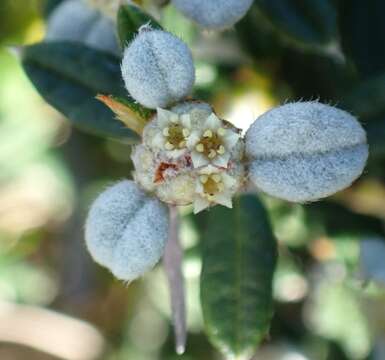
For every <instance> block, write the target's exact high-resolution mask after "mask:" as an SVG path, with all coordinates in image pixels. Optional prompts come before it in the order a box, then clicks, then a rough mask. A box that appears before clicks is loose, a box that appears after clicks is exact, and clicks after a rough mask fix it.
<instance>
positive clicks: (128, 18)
mask: <svg viewBox="0 0 385 360" xmlns="http://www.w3.org/2000/svg"><path fill="white" fill-rule="evenodd" d="M146 24H149V25H150V26H151V27H152V28H154V29H162V27H161V26H160V25H159V23H158V22H157V21H156V20H155V19H154V18H153V17H151V16H150V15H148V14H146V13H144V12H143V11H142V10H141V9H140V7H139V6H137V5H134V4H127V5H121V6H120V8H119V11H118V35H119V41H120V45H121V47H122V49H124V48H125V47H126V46H127V44H129V43H130V42H131V41H132V40H133V39H134V37H135V35H136V34H137V32H138V30H139V28H140V27H141V26H143V25H146Z"/></svg>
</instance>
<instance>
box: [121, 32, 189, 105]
mask: <svg viewBox="0 0 385 360" xmlns="http://www.w3.org/2000/svg"><path fill="white" fill-rule="evenodd" d="M122 75H123V79H124V82H125V85H126V88H127V90H128V92H129V93H130V95H131V96H132V97H133V98H134V99H135V100H136V101H138V102H139V103H140V104H142V105H144V106H146V107H148V108H151V109H156V108H157V107H167V106H169V105H170V104H172V103H174V102H176V101H179V100H181V99H183V98H184V97H186V96H187V95H188V94H189V93H190V92H191V90H192V87H193V85H194V81H195V68H194V63H193V59H192V55H191V52H190V49H189V48H188V47H187V45H186V44H185V43H184V42H183V41H182V40H180V39H178V38H177V37H175V36H174V35H172V34H170V33H168V32H165V31H162V30H152V29H151V28H149V27H147V26H146V27H142V29H141V30H140V31H139V34H138V36H137V37H136V38H135V39H134V40H133V41H132V42H131V43H130V44H129V45H128V47H127V48H126V50H125V51H124V57H123V61H122Z"/></svg>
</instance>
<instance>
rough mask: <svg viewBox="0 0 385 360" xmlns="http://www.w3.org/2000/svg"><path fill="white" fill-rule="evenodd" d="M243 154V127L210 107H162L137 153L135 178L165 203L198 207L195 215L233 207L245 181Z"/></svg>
mask: <svg viewBox="0 0 385 360" xmlns="http://www.w3.org/2000/svg"><path fill="white" fill-rule="evenodd" d="M243 153H244V144H243V141H242V139H241V137H240V135H239V131H238V129H236V128H234V127H233V126H232V125H231V124H229V123H227V122H225V121H223V120H221V119H219V118H218V117H217V116H216V115H215V114H214V112H213V111H212V109H211V107H210V106H208V105H207V104H203V103H194V102H190V103H188V102H187V103H184V104H182V105H178V106H176V107H174V108H173V109H171V110H165V109H160V108H158V109H157V113H156V115H155V116H154V118H153V119H152V120H151V121H150V122H149V124H148V125H147V126H146V127H145V129H144V132H143V142H142V144H140V145H137V146H136V147H135V148H134V150H133V154H132V159H133V162H134V166H135V173H134V177H135V180H136V181H137V182H138V183H139V184H140V185H141V186H142V187H143V188H144V189H145V190H147V191H149V192H153V193H154V194H155V195H156V196H157V197H159V198H160V199H161V200H162V201H164V202H166V203H169V204H173V205H187V204H191V203H193V204H194V212H195V213H197V212H199V211H202V210H203V209H206V208H207V207H209V206H211V205H214V204H221V205H224V206H227V207H231V206H232V201H231V199H232V197H233V195H234V194H235V193H236V192H237V191H238V190H239V189H240V187H241V186H242V182H243V179H244V165H243V164H242V158H243Z"/></svg>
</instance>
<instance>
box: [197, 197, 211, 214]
mask: <svg viewBox="0 0 385 360" xmlns="http://www.w3.org/2000/svg"><path fill="white" fill-rule="evenodd" d="M208 207H210V202H209V201H208V200H206V199H204V198H203V197H201V196H197V197H196V198H195V200H194V214H198V213H199V212H201V211H202V210H204V209H207V208H208Z"/></svg>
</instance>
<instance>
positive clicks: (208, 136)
mask: <svg viewBox="0 0 385 360" xmlns="http://www.w3.org/2000/svg"><path fill="white" fill-rule="evenodd" d="M203 137H206V138H211V137H213V132H212V131H211V130H206V131H205V132H204V133H203Z"/></svg>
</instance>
